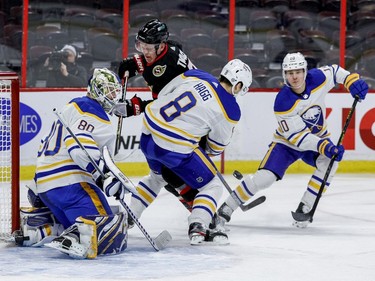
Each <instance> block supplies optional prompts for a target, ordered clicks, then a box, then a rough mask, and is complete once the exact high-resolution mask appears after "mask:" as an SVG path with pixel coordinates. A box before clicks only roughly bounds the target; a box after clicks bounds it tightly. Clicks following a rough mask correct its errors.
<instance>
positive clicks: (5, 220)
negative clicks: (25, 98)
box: [0, 72, 20, 240]
mask: <svg viewBox="0 0 375 281" xmlns="http://www.w3.org/2000/svg"><path fill="white" fill-rule="evenodd" d="M19 118H20V112H19V80H18V76H17V74H16V73H13V72H0V240H3V239H6V238H9V237H10V236H11V234H12V232H13V231H14V230H16V229H18V228H19V185H20V183H19V180H20V178H19V162H20V160H19V150H20V149H19V148H20V141H19V139H20V137H19V135H20V133H19V132H20V122H19Z"/></svg>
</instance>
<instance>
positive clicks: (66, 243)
mask: <svg viewBox="0 0 375 281" xmlns="http://www.w3.org/2000/svg"><path fill="white" fill-rule="evenodd" d="M45 246H47V247H49V248H53V249H57V250H59V251H60V252H62V253H64V254H67V255H69V256H70V257H72V258H74V259H84V258H86V255H87V247H85V246H83V245H82V244H80V243H79V242H78V239H76V238H75V237H72V236H69V235H64V236H59V237H57V238H55V239H53V240H52V242H51V243H47V244H45Z"/></svg>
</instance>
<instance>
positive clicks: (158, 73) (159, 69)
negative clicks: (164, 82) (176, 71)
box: [152, 65, 167, 77]
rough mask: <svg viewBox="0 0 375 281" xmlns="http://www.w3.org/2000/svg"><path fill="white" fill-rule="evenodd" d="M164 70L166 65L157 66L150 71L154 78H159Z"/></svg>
mask: <svg viewBox="0 0 375 281" xmlns="http://www.w3.org/2000/svg"><path fill="white" fill-rule="evenodd" d="M166 69H167V66H166V65H157V66H155V67H154V68H153V69H152V74H153V75H154V76H155V77H160V76H162V75H163V74H164V72H165V70H166Z"/></svg>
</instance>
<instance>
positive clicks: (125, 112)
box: [112, 96, 143, 117]
mask: <svg viewBox="0 0 375 281" xmlns="http://www.w3.org/2000/svg"><path fill="white" fill-rule="evenodd" d="M142 112H143V110H142V100H141V99H140V98H138V97H137V96H134V97H132V98H131V99H130V100H125V102H119V103H118V104H115V105H114V106H113V108H112V113H113V114H114V115H116V116H118V117H129V116H136V115H139V114H141V113H142Z"/></svg>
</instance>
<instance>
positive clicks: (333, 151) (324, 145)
mask: <svg viewBox="0 0 375 281" xmlns="http://www.w3.org/2000/svg"><path fill="white" fill-rule="evenodd" d="M318 152H319V153H320V154H322V155H325V156H327V157H328V158H330V159H331V158H332V157H333V156H336V158H335V161H338V162H339V161H341V159H342V157H343V155H344V152H345V149H344V146H342V145H339V146H336V145H334V144H333V143H332V141H331V140H330V139H322V140H320V141H319V142H318Z"/></svg>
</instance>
